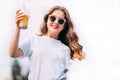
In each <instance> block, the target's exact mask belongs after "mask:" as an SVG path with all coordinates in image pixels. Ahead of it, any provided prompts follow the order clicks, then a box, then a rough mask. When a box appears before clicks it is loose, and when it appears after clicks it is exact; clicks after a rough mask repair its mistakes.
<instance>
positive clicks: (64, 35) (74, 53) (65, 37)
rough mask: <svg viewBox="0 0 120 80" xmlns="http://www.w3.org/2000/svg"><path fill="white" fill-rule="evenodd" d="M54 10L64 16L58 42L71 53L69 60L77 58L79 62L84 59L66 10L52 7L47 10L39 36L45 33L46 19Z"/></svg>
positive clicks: (60, 7)
mask: <svg viewBox="0 0 120 80" xmlns="http://www.w3.org/2000/svg"><path fill="white" fill-rule="evenodd" d="M55 10H61V11H63V12H64V14H65V19H66V23H65V25H64V29H63V30H62V31H61V32H60V33H59V36H58V40H60V41H61V42H62V43H63V44H65V45H67V46H68V47H69V48H70V51H71V54H70V56H71V59H74V58H77V59H79V60H81V59H83V58H84V54H83V52H82V48H83V47H82V46H81V45H80V44H79V43H78V40H79V38H78V36H77V34H76V33H75V32H74V30H73V23H72V20H71V18H70V15H69V12H68V10H67V9H66V8H64V7H62V6H54V7H53V8H51V9H50V10H49V12H48V13H47V14H46V15H45V16H44V21H43V23H42V24H41V26H40V27H41V30H40V31H41V34H40V35H45V34H46V33H47V19H48V16H49V15H50V14H51V13H52V12H53V11H55Z"/></svg>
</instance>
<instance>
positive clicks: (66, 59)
mask: <svg viewBox="0 0 120 80" xmlns="http://www.w3.org/2000/svg"><path fill="white" fill-rule="evenodd" d="M69 66H70V49H69V48H68V49H67V50H66V54H65V68H66V69H68V70H69Z"/></svg>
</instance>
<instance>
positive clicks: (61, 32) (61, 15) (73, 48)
mask: <svg viewBox="0 0 120 80" xmlns="http://www.w3.org/2000/svg"><path fill="white" fill-rule="evenodd" d="M22 16H24V13H23V12H21V11H20V10H18V11H17V13H16V25H17V27H16V30H15V34H14V36H13V39H12V41H11V44H10V53H9V55H10V56H11V57H13V58H16V57H25V56H28V57H29V58H30V73H29V80H66V72H67V71H68V67H69V60H70V58H71V59H74V58H77V59H79V60H81V59H83V58H84V55H83V53H82V46H81V45H80V44H79V43H78V36H77V35H76V33H75V32H74V30H73V24H72V21H71V19H70V15H69V12H68V11H67V9H66V8H64V7H62V6H54V7H53V8H51V9H50V10H49V11H48V13H47V14H46V15H45V16H44V21H43V23H42V25H41V26H40V28H41V30H40V34H39V35H35V36H32V37H30V38H28V39H26V40H25V41H24V42H23V43H22V44H20V46H18V43H19V34H20V26H19V21H20V20H21V19H22Z"/></svg>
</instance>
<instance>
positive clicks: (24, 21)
mask: <svg viewBox="0 0 120 80" xmlns="http://www.w3.org/2000/svg"><path fill="white" fill-rule="evenodd" d="M22 11H23V12H24V13H25V15H24V16H23V19H22V20H20V22H19V26H20V28H21V29H27V27H28V20H29V15H28V10H27V9H26V8H25V6H24V5H23V9H22Z"/></svg>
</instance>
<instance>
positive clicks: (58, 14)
mask: <svg viewBox="0 0 120 80" xmlns="http://www.w3.org/2000/svg"><path fill="white" fill-rule="evenodd" d="M51 15H55V16H57V17H62V18H64V17H65V14H64V12H63V11H61V10H54V11H53V12H52V13H51Z"/></svg>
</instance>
